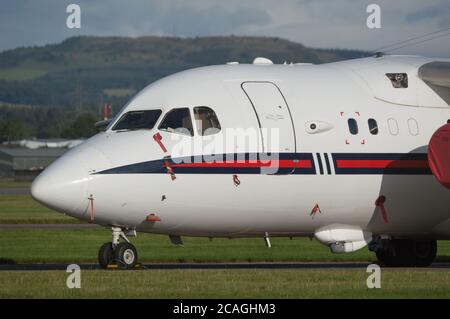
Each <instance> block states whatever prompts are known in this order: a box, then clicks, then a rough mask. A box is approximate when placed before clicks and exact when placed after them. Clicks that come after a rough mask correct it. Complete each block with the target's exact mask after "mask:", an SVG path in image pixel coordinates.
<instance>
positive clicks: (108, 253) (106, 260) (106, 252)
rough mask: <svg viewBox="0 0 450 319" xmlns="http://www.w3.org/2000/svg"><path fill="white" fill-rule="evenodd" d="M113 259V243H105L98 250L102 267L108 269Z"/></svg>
mask: <svg viewBox="0 0 450 319" xmlns="http://www.w3.org/2000/svg"><path fill="white" fill-rule="evenodd" d="M112 259H113V247H112V243H104V244H103V245H102V247H100V250H99V251H98V263H99V264H100V267H101V268H103V269H106V268H107V267H108V265H109V264H110V263H111V261H112Z"/></svg>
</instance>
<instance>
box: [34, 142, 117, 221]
mask: <svg viewBox="0 0 450 319" xmlns="http://www.w3.org/2000/svg"><path fill="white" fill-rule="evenodd" d="M109 164H110V163H109V160H108V159H107V158H106V157H105V156H104V154H103V153H102V152H100V151H99V150H97V149H94V148H92V147H90V146H89V145H83V144H82V145H80V146H78V147H77V148H75V149H72V150H70V151H69V152H67V153H66V154H64V155H63V156H62V157H60V158H59V159H57V160H56V161H55V162H53V163H52V164H51V165H50V166H49V167H47V168H46V169H45V170H44V171H43V172H42V173H41V174H40V175H39V176H38V177H37V178H36V179H35V180H34V182H33V183H32V184H31V196H32V197H33V198H34V199H35V200H37V201H38V202H40V203H41V204H43V205H45V206H47V207H49V208H51V209H54V210H56V211H59V212H62V213H65V214H68V215H71V216H73V217H77V218H81V219H86V218H87V215H86V211H87V207H88V204H89V200H88V191H91V192H92V190H90V189H89V181H90V179H92V178H93V177H92V175H90V174H91V173H92V172H95V171H96V170H97V169H105V168H107V167H109Z"/></svg>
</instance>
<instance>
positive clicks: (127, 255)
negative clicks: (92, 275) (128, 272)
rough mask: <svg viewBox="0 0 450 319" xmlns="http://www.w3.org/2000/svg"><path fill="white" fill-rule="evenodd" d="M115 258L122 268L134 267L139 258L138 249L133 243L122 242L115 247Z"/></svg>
mask: <svg viewBox="0 0 450 319" xmlns="http://www.w3.org/2000/svg"><path fill="white" fill-rule="evenodd" d="M113 259H114V261H115V262H116V263H117V265H118V266H119V267H120V268H122V269H132V268H134V266H136V263H137V260H138V254H137V250H136V248H135V247H134V245H133V244H130V243H126V242H125V243H120V244H118V245H117V246H116V247H115V249H114V253H113Z"/></svg>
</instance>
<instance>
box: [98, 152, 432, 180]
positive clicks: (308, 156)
mask: <svg viewBox="0 0 450 319" xmlns="http://www.w3.org/2000/svg"><path fill="white" fill-rule="evenodd" d="M278 155H279V159H280V160H299V161H300V160H307V161H310V162H311V167H310V168H279V169H278V170H277V171H276V172H272V173H268V172H267V170H266V171H264V170H263V171H262V168H261V167H240V166H239V167H214V166H208V165H205V166H195V167H187V166H185V167H183V166H176V164H182V163H208V162H211V159H213V158H214V157H212V156H210V157H205V158H202V157H201V156H195V157H194V156H191V157H178V158H174V159H171V158H168V159H158V160H151V161H146V162H140V163H135V164H129V165H123V166H119V167H114V168H111V169H107V170H104V171H100V172H97V173H95V174H165V173H167V169H166V167H165V166H164V162H165V161H167V162H168V163H169V165H170V166H171V167H172V169H173V171H174V173H175V174H275V175H282V174H294V175H313V174H318V173H320V174H323V173H324V171H323V169H324V167H323V163H322V160H321V157H320V154H319V153H317V154H316V155H317V161H318V162H317V164H318V166H319V170H320V172H316V169H315V160H314V156H313V154H312V153H279V154H278ZM270 158H271V157H270V156H267V155H266V156H264V155H263V154H255V153H239V154H225V155H222V156H220V159H223V160H225V161H238V162H239V161H241V162H242V161H248V160H257V159H260V160H268V159H270ZM324 158H325V164H326V168H327V172H328V174H331V167H330V166H331V165H330V162H329V158H328V154H326V153H325V157H324ZM331 158H332V161H333V164H334V171H335V174H340V175H371V174H393V175H429V174H431V170H430V169H429V168H410V167H402V168H390V167H385V168H361V167H350V168H339V167H338V165H337V161H339V160H391V161H400V162H401V161H408V160H426V159H427V154H424V153H333V154H331ZM272 159H275V158H272ZM219 162H220V161H219Z"/></svg>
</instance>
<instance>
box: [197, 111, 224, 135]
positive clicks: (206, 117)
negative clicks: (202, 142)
mask: <svg viewBox="0 0 450 319" xmlns="http://www.w3.org/2000/svg"><path fill="white" fill-rule="evenodd" d="M194 117H195V124H196V125H197V131H198V134H200V135H203V136H206V135H212V134H216V133H219V132H220V123H219V120H218V119H217V115H216V113H215V112H214V111H213V110H212V109H210V108H209V107H206V106H198V107H194Z"/></svg>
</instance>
